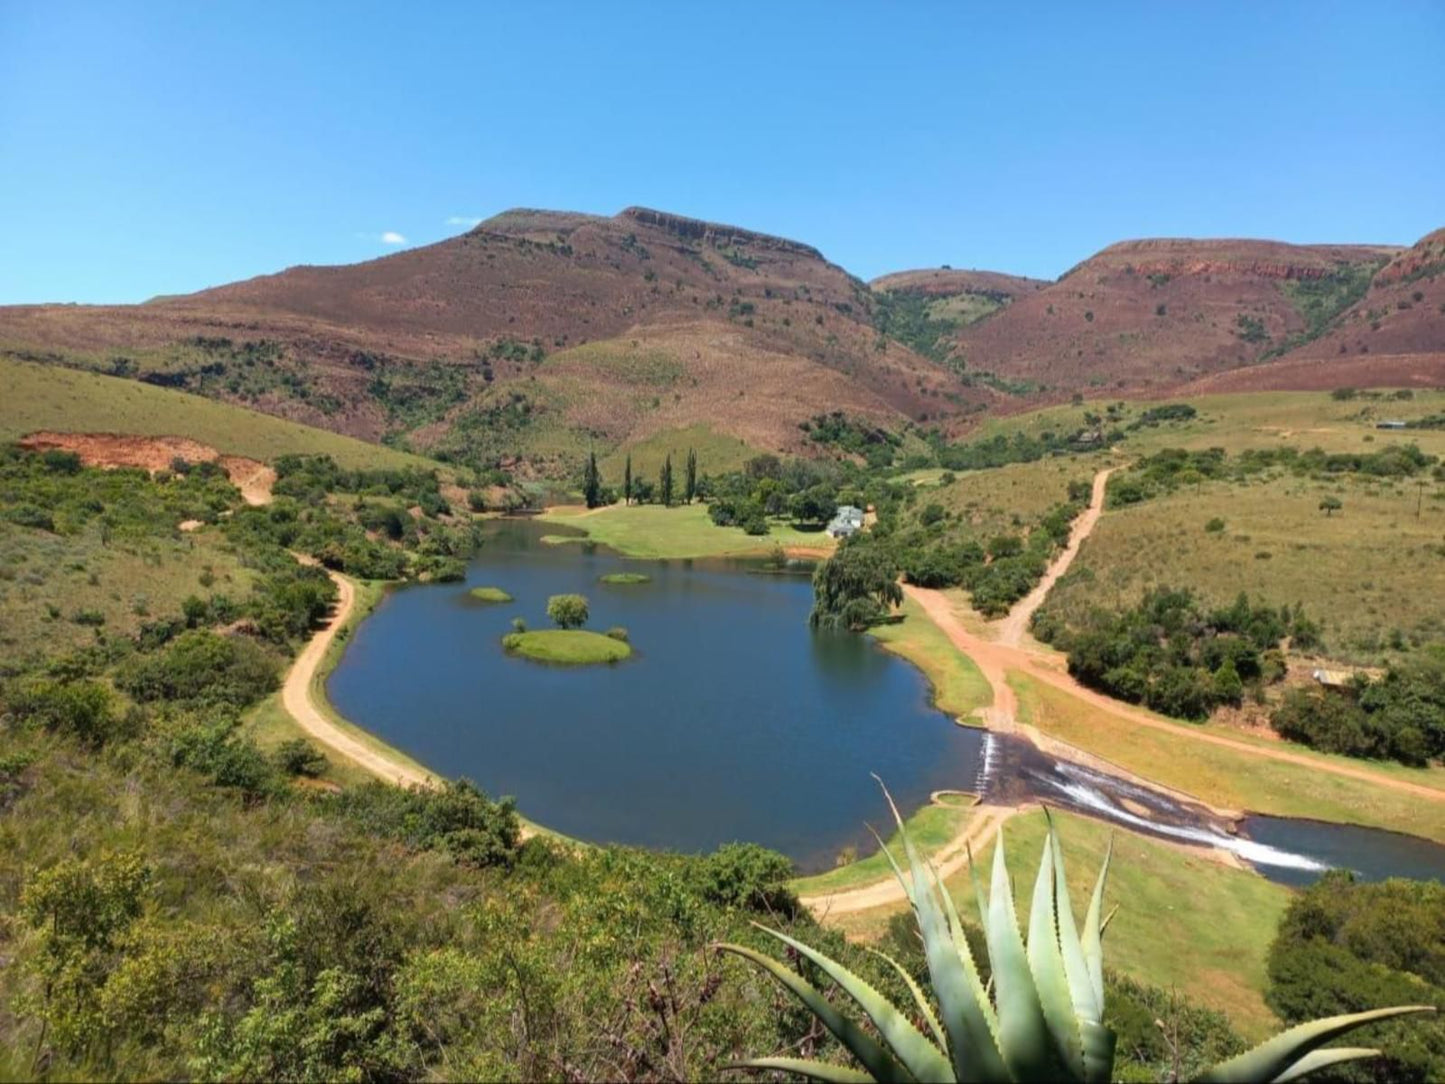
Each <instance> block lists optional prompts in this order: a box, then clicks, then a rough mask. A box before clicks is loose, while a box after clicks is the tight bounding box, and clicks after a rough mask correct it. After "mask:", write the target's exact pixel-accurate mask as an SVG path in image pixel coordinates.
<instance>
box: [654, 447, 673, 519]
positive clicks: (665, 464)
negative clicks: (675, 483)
mask: <svg viewBox="0 0 1445 1084" xmlns="http://www.w3.org/2000/svg"><path fill="white" fill-rule="evenodd" d="M657 488H658V489H659V490H660V491H661V492H662V506H663V507H664V508H671V507H672V453H671V452H669V453H668V454H667V458H666V459H664V460H663V461H662V474H661V476H660V477H659V478H658V487H657Z"/></svg>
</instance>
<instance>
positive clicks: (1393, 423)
mask: <svg viewBox="0 0 1445 1084" xmlns="http://www.w3.org/2000/svg"><path fill="white" fill-rule="evenodd" d="M1375 428H1376V429H1408V428H1410V427H1409V426H1408V425H1406V424H1405V423H1404V422H1402V421H1400V420H1399V419H1398V418H1391V419H1390V420H1389V421H1383V422H1377V423H1376V424H1375Z"/></svg>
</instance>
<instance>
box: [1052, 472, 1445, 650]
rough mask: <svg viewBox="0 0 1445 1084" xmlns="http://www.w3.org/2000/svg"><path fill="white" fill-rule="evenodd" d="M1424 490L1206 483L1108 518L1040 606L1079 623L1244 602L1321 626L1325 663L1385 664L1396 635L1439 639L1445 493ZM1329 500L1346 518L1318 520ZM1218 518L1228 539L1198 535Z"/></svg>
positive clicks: (1383, 484)
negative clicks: (1290, 609)
mask: <svg viewBox="0 0 1445 1084" xmlns="http://www.w3.org/2000/svg"><path fill="white" fill-rule="evenodd" d="M1426 482H1427V484H1426V485H1425V487H1424V489H1423V490H1420V489H1418V488H1417V486H1416V485H1415V483H1414V482H1412V481H1410V480H1404V481H1400V482H1393V481H1370V480H1365V479H1361V478H1345V479H1331V480H1330V481H1327V482H1317V481H1312V480H1310V479H1306V478H1295V477H1292V476H1284V477H1277V478H1274V479H1272V480H1267V481H1266V480H1256V481H1253V482H1250V483H1245V484H1232V483H1228V482H1210V483H1205V484H1204V485H1202V486H1201V487H1199V488H1198V490H1197V491H1196V489H1194V488H1191V487H1186V488H1181V489H1180V490H1178V491H1177V492H1175V493H1174V494H1172V495H1169V496H1165V497H1160V498H1156V499H1154V500H1150V501H1145V502H1143V503H1141V504H1137V505H1133V506H1130V507H1126V508H1122V509H1118V510H1115V511H1110V512H1108V513H1107V514H1106V515H1104V516H1103V518H1102V519H1100V521H1099V524H1098V526H1097V527H1096V528H1095V530H1094V533H1093V534H1092V535H1090V537H1089V538H1088V540H1087V541H1086V542H1085V543H1084V545H1083V548H1082V550H1081V551H1080V554H1079V558H1078V560H1077V562H1076V563H1075V565H1074V567H1073V569H1072V570H1071V571H1070V573H1069V575H1068V576H1066V577H1065V578H1064V580H1063V581H1061V582H1060V583H1059V585H1058V586H1057V587H1056V588H1055V590H1054V592H1053V593H1052V595H1051V596H1050V598H1049V600H1048V603H1047V606H1048V609H1049V611H1050V612H1053V613H1059V614H1062V615H1063V616H1064V617H1065V618H1066V619H1068V620H1070V621H1078V620H1079V619H1081V618H1082V617H1083V616H1084V615H1085V614H1086V613H1087V612H1088V611H1089V610H1090V609H1091V608H1093V607H1103V608H1105V609H1110V610H1114V609H1121V608H1126V607H1129V606H1132V605H1134V604H1135V603H1136V602H1137V601H1138V600H1139V598H1140V596H1141V595H1142V594H1143V593H1144V591H1145V590H1147V589H1149V588H1152V587H1160V586H1167V587H1191V588H1193V589H1194V590H1195V591H1196V592H1197V593H1198V594H1199V595H1200V596H1201V597H1202V598H1204V599H1205V600H1207V601H1208V602H1210V603H1216V604H1222V603H1227V602H1229V601H1232V600H1233V599H1234V597H1235V596H1236V595H1237V594H1238V593H1239V592H1241V591H1247V592H1249V594H1250V595H1251V596H1253V597H1255V598H1258V599H1262V600H1264V601H1266V602H1268V603H1271V604H1273V605H1283V604H1288V605H1291V606H1293V605H1296V604H1298V603H1303V604H1304V607H1305V610H1306V612H1307V613H1308V614H1310V615H1311V616H1312V617H1314V618H1315V619H1316V620H1319V621H1323V623H1324V625H1325V641H1326V645H1327V652H1328V654H1329V655H1331V656H1334V657H1338V658H1341V659H1345V660H1349V661H1355V662H1362V663H1376V662H1380V661H1382V660H1384V659H1385V658H1387V657H1388V656H1389V655H1390V654H1391V652H1390V651H1389V640H1390V638H1391V636H1392V633H1393V632H1394V631H1395V630H1399V632H1400V633H1401V635H1402V638H1403V640H1404V641H1414V642H1416V643H1418V642H1421V641H1428V640H1438V639H1441V638H1442V637H1445V611H1442V609H1441V606H1440V600H1441V598H1442V596H1445V485H1441V484H1440V483H1438V482H1431V481H1429V480H1426ZM1326 495H1331V496H1334V497H1337V498H1338V499H1339V500H1340V501H1341V502H1342V503H1343V505H1344V507H1343V509H1342V510H1341V511H1339V512H1336V513H1334V514H1332V515H1330V516H1326V515H1325V514H1324V512H1322V511H1320V509H1319V503H1320V499H1321V498H1322V497H1324V496H1326ZM1417 501H1418V502H1419V506H1420V516H1419V518H1418V519H1417V518H1416V515H1415V512H1416V504H1417ZM1216 518H1217V519H1220V520H1222V521H1223V522H1224V524H1225V529H1224V530H1223V531H1218V532H1209V531H1206V530H1205V525H1206V524H1207V523H1209V522H1210V521H1211V520H1213V519H1216ZM1398 642H1399V641H1397V643H1398Z"/></svg>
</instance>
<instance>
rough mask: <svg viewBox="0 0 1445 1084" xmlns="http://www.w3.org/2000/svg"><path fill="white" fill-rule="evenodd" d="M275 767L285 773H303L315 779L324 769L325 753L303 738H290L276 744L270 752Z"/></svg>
mask: <svg viewBox="0 0 1445 1084" xmlns="http://www.w3.org/2000/svg"><path fill="white" fill-rule="evenodd" d="M271 759H272V760H273V761H275V763H276V767H277V768H279V769H280V770H281V771H282V772H284V773H286V774H287V775H304V776H306V778H308V779H315V778H317V777H318V776H320V775H322V774H323V773H324V772H325V771H326V766H327V763H328V762H327V760H326V754H325V753H323V752H321V750H320V749H317V748H316V746H314V745H312V744H311V743H310V742H309V741H307V740H306V739H305V738H292V739H291V740H290V741H284V742H282V743H281V744H280V745H278V746H277V747H276V748H275V749H274V750H272V753H271Z"/></svg>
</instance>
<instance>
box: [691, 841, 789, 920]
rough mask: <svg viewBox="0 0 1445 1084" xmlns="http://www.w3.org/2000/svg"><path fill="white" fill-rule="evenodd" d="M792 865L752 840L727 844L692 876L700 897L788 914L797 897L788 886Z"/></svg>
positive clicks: (742, 908)
mask: <svg viewBox="0 0 1445 1084" xmlns="http://www.w3.org/2000/svg"><path fill="white" fill-rule="evenodd" d="M792 876H793V864H792V862H790V861H789V860H788V859H787V858H786V857H785V856H783V855H781V854H778V853H777V852H776V851H770V850H768V849H767V848H766V847H761V846H759V845H758V844H756V843H729V844H726V845H725V846H722V847H719V848H718V849H717V850H716V851H714V852H713V853H712V854H710V855H707V856H706V857H705V858H703V859H702V860H701V862H700V863H699V864H698V868H697V873H696V879H697V884H698V888H699V890H700V892H701V893H702V896H703V898H704V899H706V900H708V901H709V902H711V903H716V904H719V905H721V906H723V907H735V908H739V909H741V910H745V911H759V912H762V913H764V914H781V915H786V916H788V917H790V918H791V917H792V916H793V915H795V914H796V913H797V911H798V897H797V896H796V895H794V894H793V891H792V889H790V888H789V887H788V880H789V879H790V878H791V877H792Z"/></svg>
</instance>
